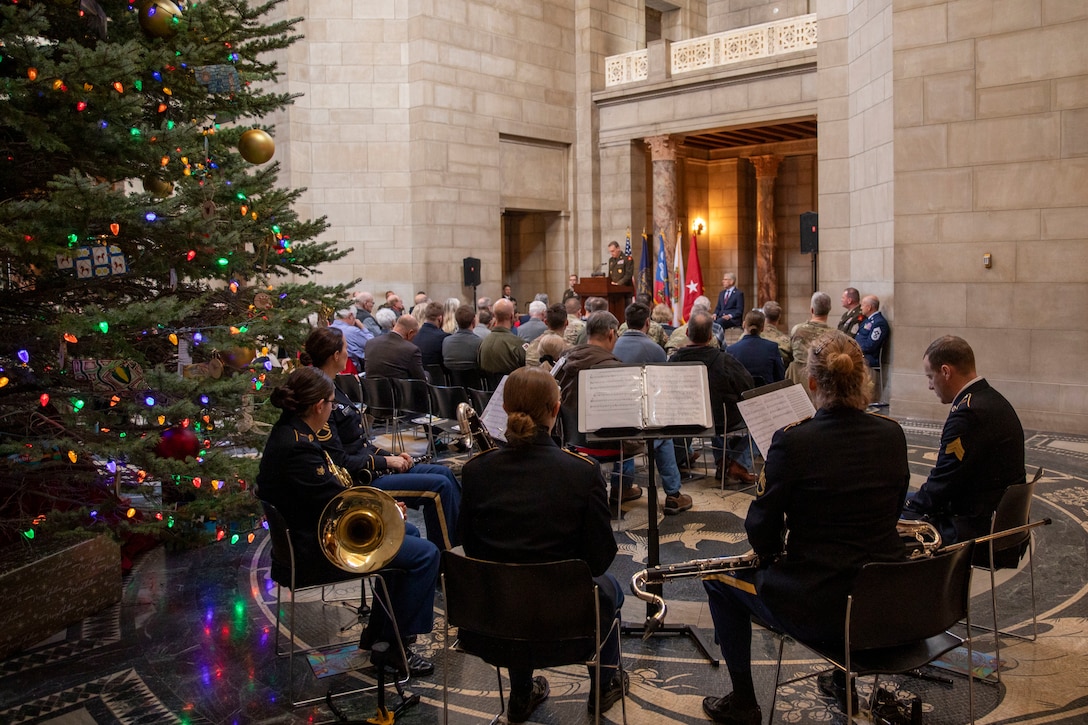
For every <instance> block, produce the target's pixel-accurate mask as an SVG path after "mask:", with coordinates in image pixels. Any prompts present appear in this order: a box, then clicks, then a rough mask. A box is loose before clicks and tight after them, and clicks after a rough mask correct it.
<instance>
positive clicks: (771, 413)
mask: <svg viewBox="0 0 1088 725" xmlns="http://www.w3.org/2000/svg"><path fill="white" fill-rule="evenodd" d="M767 388H768V389H770V391H769V392H767V393H765V394H763V395H758V394H757V395H754V396H753V397H751V398H748V399H746V400H742V401H740V402H739V403H737V408H739V409H740V414H741V416H742V417H743V418H744V422H745V424H747V426H748V432H749V433H750V434H751V436H752V440H753V441H755V444H756V446H757V447H758V448H759V452H760V453H761V454H762V455H763V457H764V458H766V457H767V450H768V449H769V448H770V447H771V439H772V438H773V437H774V434H775V431H777V430H779V429H781V428H785V427H786V426H787V425H789V424H790V423H796V422H797V421H799V420H804V419H805V418H811V417H812V416H813V415H815V413H816V409H815V408H814V407H812V401H811V400H809V397H808V393H806V392H805V389H804V388H803V387H801V385H799V384H798V385H791V386H789V387H786V388H783V387H780V386H778V385H777V384H773V385H768V386H767ZM759 390H760V389H759V388H757V389H756V390H755V391H753V392H754V393H759Z"/></svg>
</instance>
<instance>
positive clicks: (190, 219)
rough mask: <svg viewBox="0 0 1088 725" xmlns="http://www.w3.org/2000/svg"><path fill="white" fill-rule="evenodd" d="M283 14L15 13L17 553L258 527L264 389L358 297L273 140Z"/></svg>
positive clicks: (3, 353) (96, 6)
mask: <svg viewBox="0 0 1088 725" xmlns="http://www.w3.org/2000/svg"><path fill="white" fill-rule="evenodd" d="M280 2H282V0H272V2H268V3H265V4H262V5H259V6H250V5H249V4H247V2H245V0H206V1H204V2H199V3H192V4H190V5H177V4H175V3H174V2H172V0H137V1H136V2H132V3H129V2H125V1H124V0H67V1H66V0H49V1H41V2H38V1H34V0H29V1H28V0H17V1H12V0H3V3H4V4H3V5H2V7H0V84H2V90H0V93H2V95H3V99H4V100H3V103H0V261H2V264H3V269H2V271H0V368H2V369H0V456H2V458H0V542H2V541H8V542H11V541H12V540H22V541H24V542H27V541H29V540H31V539H33V538H34V537H35V536H37V537H38V539H39V540H41V539H42V538H45V535H46V534H49V533H51V532H57V531H62V530H88V529H90V530H95V529H106V530H109V531H112V532H114V533H120V534H122V535H123V536H124V537H126V538H128V539H133V537H134V535H143V536H147V537H150V538H153V539H155V540H161V539H164V538H165V539H168V540H183V541H192V540H200V539H205V538H207V537H211V538H219V539H223V538H226V539H227V540H228V541H229V540H231V539H234V538H235V537H238V538H240V539H241V540H242V541H243V542H244V541H245V540H246V538H249V537H248V534H249V533H250V532H251V529H252V527H253V526H254V525H256V522H257V521H258V520H259V519H258V516H259V513H258V512H259V509H258V507H257V506H256V501H255V498H254V496H253V493H252V491H251V490H249V485H250V484H251V483H252V481H253V480H254V478H255V475H256V467H257V457H256V455H255V454H256V452H257V451H259V450H260V447H261V445H262V443H263V440H264V437H265V435H266V434H267V430H268V425H267V423H268V421H269V420H274V417H275V412H276V411H273V410H270V409H269V406H268V405H267V404H266V398H267V395H266V393H267V392H268V391H269V390H270V389H271V387H272V386H273V385H274V384H275V383H276V381H277V376H280V375H282V374H283V368H282V366H281V364H280V359H281V358H289V357H290V356H291V353H292V352H293V351H297V350H298V346H299V344H300V338H301V337H302V336H303V335H305V332H306V326H305V325H303V324H300V322H302V321H303V320H306V319H307V318H311V319H312V316H313V315H314V314H315V313H317V314H319V315H324V314H327V312H328V310H329V309H330V308H332V307H334V306H336V305H338V304H342V301H343V300H344V298H345V295H346V288H345V287H342V286H341V287H329V286H320V285H317V284H315V283H312V282H309V281H308V278H309V277H311V275H312V273H313V272H314V271H315V270H316V269H317V268H318V266H319V265H321V264H322V263H324V262H327V261H331V260H335V259H339V258H340V257H342V256H343V255H344V254H346V252H347V250H343V249H337V248H336V246H335V243H334V242H329V241H315V238H316V237H317V236H318V235H320V234H321V233H322V232H323V231H324V230H325V228H326V226H327V225H326V222H325V220H324V218H321V219H317V220H305V219H300V218H299V217H298V215H297V214H296V213H295V212H294V211H293V210H292V205H293V204H294V203H295V202H296V201H298V199H299V197H300V195H301V193H302V191H303V190H300V189H284V188H280V187H277V186H276V181H277V171H278V165H277V164H276V163H275V162H274V161H272V160H271V159H272V157H273V156H274V152H275V148H274V141H273V138H272V132H273V129H272V128H271V127H269V126H263V125H261V124H260V119H262V118H263V117H265V116H267V115H268V114H269V113H272V112H274V111H277V110H279V109H282V108H283V107H284V106H286V105H287V104H289V103H291V102H292V100H293V97H292V96H291V95H288V94H283V93H277V92H274V90H275V87H274V86H275V81H276V79H277V78H278V77H279V75H280V72H279V71H278V70H277V65H276V63H275V62H274V60H275V59H274V56H275V54H276V52H277V51H282V50H283V49H285V48H287V47H289V46H290V45H291V44H292V43H294V42H296V41H297V40H299V39H300V36H299V35H298V34H297V26H298V23H299V22H300V20H301V19H298V18H296V19H288V20H276V21H272V20H268V19H267V16H268V15H269V14H270V12H271V11H272V10H274V9H275V6H276V5H278V4H279V3H280ZM136 538H139V537H138V536H137V537H136Z"/></svg>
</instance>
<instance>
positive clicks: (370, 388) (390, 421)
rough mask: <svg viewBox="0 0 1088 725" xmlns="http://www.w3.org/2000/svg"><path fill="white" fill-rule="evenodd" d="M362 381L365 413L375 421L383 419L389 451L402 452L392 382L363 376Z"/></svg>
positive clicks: (388, 379)
mask: <svg viewBox="0 0 1088 725" xmlns="http://www.w3.org/2000/svg"><path fill="white" fill-rule="evenodd" d="M362 380H363V395H364V396H365V399H366V406H367V412H368V413H370V415H371V416H373V418H374V419H375V421H377V420H381V419H384V420H385V422H386V430H387V431H389V436H390V443H389V446H390V450H392V451H394V452H396V451H397V450H398V448H399V450H404V441H403V439H402V438H401V437H400V426H399V424H398V414H397V399H396V396H395V395H394V393H393V382H392V380H391V379H390V378H372V377H370V376H369V375H365V376H363V378H362Z"/></svg>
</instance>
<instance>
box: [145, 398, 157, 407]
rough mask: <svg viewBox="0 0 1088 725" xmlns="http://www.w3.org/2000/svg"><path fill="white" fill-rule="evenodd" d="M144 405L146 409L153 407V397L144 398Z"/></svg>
mask: <svg viewBox="0 0 1088 725" xmlns="http://www.w3.org/2000/svg"><path fill="white" fill-rule="evenodd" d="M144 404H145V405H147V407H148V408H151V407H154V405H155V396H154V395H149V396H147V397H146V398H144Z"/></svg>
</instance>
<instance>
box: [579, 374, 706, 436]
mask: <svg viewBox="0 0 1088 725" xmlns="http://www.w3.org/2000/svg"><path fill="white" fill-rule="evenodd" d="M677 426H679V427H685V428H686V427H691V428H699V429H704V428H711V427H713V426H714V418H713V415H712V414H711V410H710V387H709V385H708V384H707V374H706V366H705V365H703V364H702V363H694V364H684V363H671V364H648V365H619V366H616V367H605V368H592V369H590V370H582V371H581V372H580V373H579V374H578V430H580V431H582V432H584V433H588V432H593V431H601V430H621V429H634V430H636V431H639V430H647V429H657V428H670V427H677Z"/></svg>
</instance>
